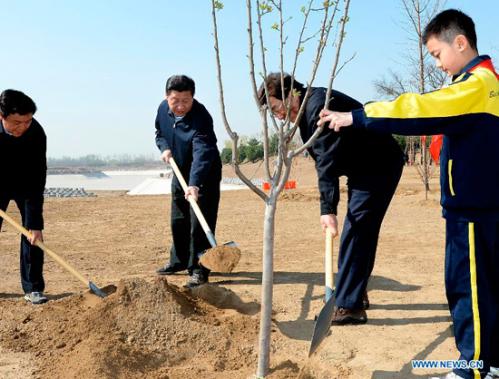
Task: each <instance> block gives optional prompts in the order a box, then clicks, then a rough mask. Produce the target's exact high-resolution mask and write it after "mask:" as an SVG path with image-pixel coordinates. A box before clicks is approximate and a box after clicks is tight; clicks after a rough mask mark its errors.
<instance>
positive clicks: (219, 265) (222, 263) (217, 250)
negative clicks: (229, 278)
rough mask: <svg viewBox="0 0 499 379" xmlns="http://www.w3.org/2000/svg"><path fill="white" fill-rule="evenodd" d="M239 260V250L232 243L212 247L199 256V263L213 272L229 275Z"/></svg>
mask: <svg viewBox="0 0 499 379" xmlns="http://www.w3.org/2000/svg"><path fill="white" fill-rule="evenodd" d="M239 259H241V250H239V248H238V247H237V244H236V243H235V242H234V241H230V242H227V243H224V244H223V245H220V246H215V247H212V248H211V249H207V250H205V251H204V252H203V253H201V254H199V263H200V264H201V265H203V266H204V267H206V268H208V269H210V270H211V271H215V272H222V273H229V272H232V270H233V269H234V267H236V266H237V264H238V263H239Z"/></svg>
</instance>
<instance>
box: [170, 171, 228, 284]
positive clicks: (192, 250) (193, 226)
mask: <svg viewBox="0 0 499 379" xmlns="http://www.w3.org/2000/svg"><path fill="white" fill-rule="evenodd" d="M219 202H220V182H215V183H210V184H209V185H206V186H203V187H202V188H201V189H200V191H199V199H198V205H199V208H201V212H202V213H203V216H204V217H205V219H206V222H207V223H208V226H209V227H210V229H211V231H212V232H213V233H215V228H216V225H217V215H218V204H219ZM171 230H172V236H173V244H172V247H171V250H170V264H171V265H178V266H180V267H183V268H186V269H187V270H188V271H189V274H192V273H193V272H195V271H197V272H200V273H203V274H204V275H208V274H209V270H208V269H207V268H205V267H202V266H200V265H199V263H198V254H199V253H201V252H203V251H204V250H206V249H209V248H210V247H211V245H210V243H209V242H208V239H207V238H206V235H205V233H204V231H203V228H202V227H201V224H200V223H199V221H198V219H197V217H196V214H195V213H194V211H193V210H192V208H191V206H190V204H189V202H188V201H187V200H185V198H184V191H183V190H182V188H181V187H180V185H179V184H178V182H176V179H174V180H173V181H172V205H171Z"/></svg>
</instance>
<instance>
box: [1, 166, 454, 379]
mask: <svg viewBox="0 0 499 379" xmlns="http://www.w3.org/2000/svg"><path fill="white" fill-rule="evenodd" d="M242 169H243V171H245V172H246V173H247V174H248V176H250V177H261V178H263V176H264V173H263V170H261V167H259V165H258V164H255V165H243V166H242ZM230 175H233V173H232V169H231V168H230V167H224V176H230ZM434 177H435V178H437V177H438V173H437V174H435V176H434ZM291 179H294V180H296V181H297V189H296V190H291V191H286V192H285V193H283V194H282V195H281V197H280V200H279V202H278V205H277V216H276V234H275V255H274V257H275V262H274V270H275V274H274V283H275V284H274V307H273V327H272V345H271V360H270V366H271V370H270V374H269V376H268V378H271V379H288V378H301V379H333V378H337V379H363V378H366V379H374V378H376V379H390V378H404V379H407V378H426V377H428V376H432V375H435V374H438V373H439V372H442V371H435V370H434V371H430V370H412V369H411V360H412V359H442V360H449V359H457V356H458V355H457V352H456V349H455V346H454V340H453V338H452V335H451V328H450V327H451V323H450V318H449V311H448V309H447V305H446V300H445V293H444V276H443V266H444V222H443V220H442V218H441V210H440V206H439V204H438V197H439V194H438V192H439V189H438V183H437V180H436V179H434V180H433V181H432V183H431V188H432V192H431V193H430V194H429V200H424V192H423V191H422V188H423V185H422V184H421V182H420V179H419V177H418V174H417V172H416V169H415V168H413V167H406V168H405V170H404V175H403V178H402V181H401V184H400V186H399V188H398V190H397V193H396V196H395V198H394V200H393V202H392V204H391V206H390V209H389V210H388V214H387V216H386V218H385V221H384V223H383V227H382V232H381V235H380V239H379V248H378V254H377V260H376V265H375V268H374V272H373V276H372V278H371V281H370V284H369V296H370V302H371V308H370V309H369V310H368V317H369V321H368V323H367V324H366V325H359V326H343V327H340V326H335V327H333V328H332V329H331V330H332V333H331V335H330V336H329V337H328V338H327V339H326V340H324V342H323V344H322V346H321V347H320V349H319V351H318V352H317V354H316V355H314V356H313V357H312V358H311V359H307V354H308V349H309V346H310V338H311V336H312V332H313V327H314V321H313V320H314V317H315V315H317V314H318V313H319V312H320V310H321V308H322V306H323V305H324V304H323V294H324V284H323V283H324V275H323V270H324V268H323V264H324V263H323V262H324V259H323V254H324V236H323V234H322V231H321V229H320V225H319V202H318V199H319V194H318V191H317V186H316V182H317V178H316V176H315V171H314V165H313V162H312V161H311V160H308V159H299V160H298V161H296V162H295V164H294V167H293V169H292V172H291ZM341 192H342V193H341V202H340V207H339V221H340V225H341V222H342V220H343V217H344V215H345V201H346V197H347V193H346V192H345V185H344V181H342V191H341ZM97 195H98V196H97V197H94V198H68V199H63V198H51V199H47V201H46V203H45V226H46V229H45V231H44V237H45V242H46V244H47V245H48V246H49V247H50V248H52V249H53V250H54V251H56V252H57V253H58V254H60V255H61V257H62V258H63V259H65V260H67V261H68V262H69V263H71V264H72V265H73V266H74V267H75V268H76V269H77V270H78V271H79V272H81V273H82V274H83V276H85V277H86V278H88V279H89V280H92V281H93V282H94V283H96V284H98V285H99V286H100V287H103V288H104V289H105V290H106V291H108V292H109V293H110V295H109V296H107V297H106V298H105V299H100V298H98V297H97V296H95V295H93V294H91V293H89V291H88V288H85V286H83V285H82V283H81V282H80V281H78V280H77V279H75V278H74V277H73V276H71V274H69V273H68V272H66V271H65V270H64V269H63V268H61V267H60V266H59V265H58V264H57V263H55V262H54V261H52V260H51V258H50V257H49V256H46V257H45V270H44V271H45V279H46V282H47V288H46V294H47V295H48V297H49V299H50V301H49V302H48V303H47V304H44V305H40V306H32V305H29V304H26V303H25V301H24V300H23V299H22V291H21V289H20V278H19V256H18V245H19V236H18V233H17V232H16V231H15V230H14V229H13V228H12V227H10V226H9V225H6V223H4V225H3V229H2V232H1V233H0V253H1V264H0V277H1V279H2V280H1V283H0V378H2V379H3V378H6V379H12V378H23V379H24V378H44V379H45V378H47V379H48V378H50V379H52V378H55V379H57V378H61V379H62V378H90V379H102V378H168V379H181V378H182V379H184V378H203V379H240V378H242V379H247V378H250V377H251V376H252V375H253V374H254V373H255V372H256V365H257V351H258V328H259V310H260V305H259V301H260V300H259V299H260V291H261V286H260V282H261V269H262V268H261V261H262V257H261V255H262V239H263V235H262V233H263V212H264V203H263V201H262V200H261V199H260V198H259V197H258V196H256V195H255V194H253V193H252V192H250V191H248V190H243V191H228V192H222V198H221V203H220V210H219V218H218V223H217V230H216V237H217V240H218V241H222V242H223V241H236V242H237V244H238V248H239V249H240V250H241V252H242V253H241V259H240V261H239V263H238V264H237V266H236V267H235V268H234V270H233V271H232V273H230V274H220V273H216V272H213V273H212V275H211V276H210V282H209V284H207V285H204V286H201V287H199V288H197V289H194V290H187V289H185V288H183V284H184V283H185V282H186V280H187V275H186V273H185V272H183V273H180V274H177V275H173V276H168V277H166V278H165V277H157V275H156V274H155V270H156V269H157V268H158V267H160V266H162V265H164V264H165V262H166V261H167V259H168V252H169V245H170V243H171V233H170V228H169V218H170V214H169V212H170V207H169V201H170V199H169V196H134V197H131V196H130V197H129V196H126V195H125V194H124V193H122V192H97ZM9 213H10V214H11V215H12V216H13V217H14V218H15V219H17V220H19V214H18V211H17V209H16V208H15V205H14V203H11V205H10V208H9ZM337 251H338V240H335V257H334V260H335V262H337ZM111 285H114V286H116V290H115V291H114V292H113V288H112V287H111Z"/></svg>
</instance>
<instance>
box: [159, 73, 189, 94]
mask: <svg viewBox="0 0 499 379" xmlns="http://www.w3.org/2000/svg"><path fill="white" fill-rule="evenodd" d="M170 91H178V92H184V91H189V92H190V93H191V95H192V96H194V92H196V85H195V84H194V80H192V79H191V78H189V77H188V76H186V75H172V76H170V77H169V78H168V80H167V81H166V88H165V92H166V94H167V95H169V94H170Z"/></svg>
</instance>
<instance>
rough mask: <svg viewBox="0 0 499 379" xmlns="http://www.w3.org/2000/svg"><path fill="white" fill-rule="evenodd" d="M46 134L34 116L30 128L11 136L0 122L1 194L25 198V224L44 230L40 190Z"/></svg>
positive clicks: (45, 174)
mask: <svg viewBox="0 0 499 379" xmlns="http://www.w3.org/2000/svg"><path fill="white" fill-rule="evenodd" d="M46 151H47V137H46V136H45V132H44V131H43V128H42V127H41V125H40V124H39V123H38V122H37V121H36V120H35V119H33V121H32V123H31V125H30V127H29V129H28V130H27V131H26V132H25V133H24V134H23V135H22V136H21V137H14V136H11V135H9V134H7V132H6V131H5V129H4V127H3V123H2V122H1V121H0V197H2V198H4V199H5V198H6V199H21V200H24V201H25V211H26V222H25V226H26V227H27V228H28V229H31V230H42V229H43V191H44V190H45V182H46V179H47V157H46Z"/></svg>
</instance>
